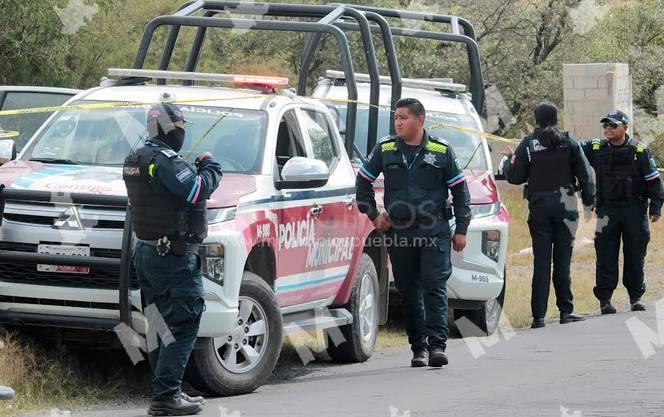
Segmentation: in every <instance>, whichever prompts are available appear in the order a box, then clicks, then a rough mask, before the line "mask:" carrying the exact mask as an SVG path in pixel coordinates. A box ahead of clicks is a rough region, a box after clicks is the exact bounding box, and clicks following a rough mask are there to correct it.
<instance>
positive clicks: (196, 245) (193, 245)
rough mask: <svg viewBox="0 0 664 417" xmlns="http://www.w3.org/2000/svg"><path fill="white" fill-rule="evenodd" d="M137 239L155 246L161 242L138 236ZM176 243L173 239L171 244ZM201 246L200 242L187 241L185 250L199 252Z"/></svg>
mask: <svg viewBox="0 0 664 417" xmlns="http://www.w3.org/2000/svg"><path fill="white" fill-rule="evenodd" d="M136 240H137V241H139V242H141V243H145V244H146V245H148V246H152V247H155V248H156V247H157V244H158V243H159V240H145V239H139V238H136ZM175 244H176V242H173V241H171V245H175ZM200 247H201V244H200V243H189V242H187V243H185V252H198V248H200ZM169 253H173V251H172V250H171V252H169Z"/></svg>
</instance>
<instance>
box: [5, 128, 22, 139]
mask: <svg viewBox="0 0 664 417" xmlns="http://www.w3.org/2000/svg"><path fill="white" fill-rule="evenodd" d="M20 135H21V133H20V132H17V131H15V130H0V139H10V138H15V137H17V136H20Z"/></svg>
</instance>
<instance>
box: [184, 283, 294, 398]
mask: <svg viewBox="0 0 664 417" xmlns="http://www.w3.org/2000/svg"><path fill="white" fill-rule="evenodd" d="M239 307H240V312H239V315H238V321H237V325H236V327H235V329H234V330H233V331H232V332H231V333H230V334H229V335H227V336H224V337H215V338H204V339H201V340H199V345H198V346H199V347H200V348H198V349H196V350H194V351H193V352H192V355H191V359H190V362H189V367H188V369H187V381H188V382H189V383H190V384H191V385H192V386H193V387H194V388H196V389H198V390H199V391H202V392H206V393H209V394H214V395H220V396H231V395H239V394H246V393H249V392H252V391H254V390H255V389H256V388H258V387H260V386H261V385H263V384H264V383H265V381H267V379H268V378H269V377H270V375H272V371H273V370H274V368H275V366H276V365H277V361H278V360H279V354H280V353H281V345H282V342H283V336H282V335H283V326H282V320H281V311H280V310H279V306H278V304H277V300H276V297H275V294H274V291H273V290H272V288H270V286H269V285H268V284H267V283H266V282H265V281H264V280H263V279H262V278H261V277H259V276H258V275H256V274H254V273H252V272H248V271H245V272H244V273H243V275H242V284H241V286H240V297H239Z"/></svg>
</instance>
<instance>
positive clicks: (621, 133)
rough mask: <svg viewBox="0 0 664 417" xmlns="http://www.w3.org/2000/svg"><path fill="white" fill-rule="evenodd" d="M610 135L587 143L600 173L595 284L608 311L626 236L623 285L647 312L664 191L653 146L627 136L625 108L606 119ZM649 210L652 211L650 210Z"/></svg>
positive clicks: (634, 307)
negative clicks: (648, 264)
mask: <svg viewBox="0 0 664 417" xmlns="http://www.w3.org/2000/svg"><path fill="white" fill-rule="evenodd" d="M600 122H601V123H602V128H603V129H604V136H605V138H604V139H593V140H590V141H587V142H583V143H582V147H583V151H584V152H585V154H586V156H587V157H588V160H589V161H590V164H591V165H592V167H593V168H594V169H595V175H596V177H597V210H596V214H597V218H598V219H597V231H596V233H595V251H596V255H597V262H596V265H595V268H596V269H595V288H594V289H593V292H594V293H595V297H597V299H598V300H599V303H600V310H601V312H602V314H613V313H615V312H616V308H615V307H614V306H613V305H612V304H611V296H612V295H613V291H614V290H615V289H616V287H617V285H618V256H619V254H620V239H621V237H622V243H623V254H624V265H623V284H624V285H625V288H627V293H628V294H629V301H630V306H631V310H632V311H644V310H645V306H644V305H643V303H641V297H642V296H643V294H644V293H645V290H646V286H645V282H644V274H643V269H644V264H645V257H646V249H647V247H648V242H649V241H650V229H649V226H648V215H649V216H650V221H651V222H653V223H654V222H656V221H658V220H659V218H660V216H661V213H662V202H664V191H663V190H662V181H661V179H660V177H659V171H658V169H657V164H656V163H655V160H654V158H653V157H652V155H651V154H650V150H649V149H648V148H647V147H646V146H645V145H644V144H642V143H640V142H637V141H635V140H634V139H632V138H631V137H630V136H629V135H628V134H627V125H628V123H629V119H628V117H627V115H626V114H625V113H623V112H621V111H619V110H615V111H612V112H611V113H609V114H608V115H607V116H606V117H605V118H603V119H602V120H601V121H600ZM648 211H649V213H648Z"/></svg>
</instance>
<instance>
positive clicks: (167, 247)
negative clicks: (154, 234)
mask: <svg viewBox="0 0 664 417" xmlns="http://www.w3.org/2000/svg"><path fill="white" fill-rule="evenodd" d="M136 240H137V241H139V242H142V243H144V244H146V245H148V246H152V247H154V248H156V249H157V253H158V254H159V255H161V256H166V255H168V254H169V253H175V254H178V252H181V249H182V248H184V252H185V253H188V252H194V253H196V252H198V248H199V247H200V246H201V244H200V243H189V242H184V243H183V242H173V241H169V240H166V241H164V240H162V239H156V240H146V239H136ZM176 249H180V250H177V251H176ZM179 254H182V253H179Z"/></svg>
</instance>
